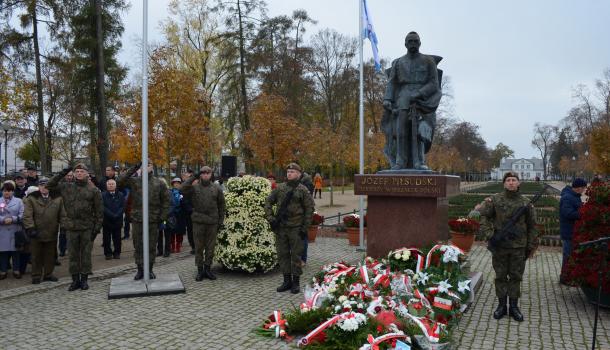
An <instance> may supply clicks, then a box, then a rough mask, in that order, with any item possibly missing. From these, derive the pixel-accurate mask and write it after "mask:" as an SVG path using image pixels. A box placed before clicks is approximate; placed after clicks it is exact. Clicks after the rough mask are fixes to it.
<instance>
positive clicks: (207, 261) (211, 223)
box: [182, 166, 225, 281]
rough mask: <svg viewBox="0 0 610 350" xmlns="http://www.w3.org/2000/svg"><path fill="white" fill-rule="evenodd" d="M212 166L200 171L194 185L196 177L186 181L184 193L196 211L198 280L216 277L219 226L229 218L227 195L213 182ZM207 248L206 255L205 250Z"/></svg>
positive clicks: (195, 230)
mask: <svg viewBox="0 0 610 350" xmlns="http://www.w3.org/2000/svg"><path fill="white" fill-rule="evenodd" d="M211 180H212V168H210V167H209V166H204V167H203V168H201V172H200V173H199V182H198V183H197V184H196V185H193V181H195V177H194V176H193V177H191V178H190V179H188V180H186V181H185V182H184V184H182V193H183V195H184V196H185V197H186V198H187V199H188V200H190V201H191V203H192V205H193V213H192V214H191V219H192V221H193V239H194V240H195V265H197V277H195V280H196V281H202V280H203V278H204V277H205V278H209V279H211V280H215V279H216V276H214V274H212V269H211V266H212V261H213V259H214V248H215V247H216V237H217V235H218V228H219V227H220V226H222V225H223V223H224V219H225V195H224V193H223V192H222V189H221V188H220V186H219V185H217V184H215V183H212V182H211ZM204 250H205V258H204V252H203V251H204Z"/></svg>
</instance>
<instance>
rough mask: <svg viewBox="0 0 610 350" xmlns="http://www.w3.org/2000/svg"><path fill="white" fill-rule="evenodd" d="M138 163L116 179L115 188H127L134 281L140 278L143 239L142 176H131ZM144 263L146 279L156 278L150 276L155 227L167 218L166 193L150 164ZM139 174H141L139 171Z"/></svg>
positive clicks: (167, 203)
mask: <svg viewBox="0 0 610 350" xmlns="http://www.w3.org/2000/svg"><path fill="white" fill-rule="evenodd" d="M140 166H141V164H136V165H134V166H132V167H131V168H129V169H128V170H127V171H126V172H125V173H124V174H123V175H121V176H120V177H119V181H118V184H119V187H120V188H125V187H127V188H129V196H130V197H131V198H132V202H131V205H132V206H131V222H132V223H133V227H132V231H131V235H132V237H133V247H134V248H135V251H134V258H135V260H136V266H137V267H138V272H137V273H136V275H135V276H134V278H133V279H134V280H141V279H142V278H144V256H143V252H144V240H143V232H142V230H143V225H142V177H141V176H138V177H133V175H134V174H135V173H136V172H137V171H138V170H139V169H140ZM147 170H148V174H149V175H148V262H149V264H150V270H149V271H150V274H149V276H150V278H151V279H154V278H156V276H155V274H154V273H153V265H154V263H155V257H156V254H155V250H156V249H157V238H158V237H157V235H158V234H159V224H160V223H162V222H164V221H166V220H167V216H168V215H169V190H168V189H167V186H166V185H165V183H164V182H163V181H161V180H159V179H158V178H156V177H154V176H152V171H153V164H152V162H151V161H150V160H149V161H148V169H147ZM139 174H141V171H139Z"/></svg>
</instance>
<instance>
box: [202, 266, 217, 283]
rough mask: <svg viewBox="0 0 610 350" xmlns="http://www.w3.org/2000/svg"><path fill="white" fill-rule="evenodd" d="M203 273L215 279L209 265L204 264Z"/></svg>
mask: <svg viewBox="0 0 610 350" xmlns="http://www.w3.org/2000/svg"><path fill="white" fill-rule="evenodd" d="M203 274H204V276H205V278H208V279H211V280H212V281H213V280H215V279H216V276H214V274H213V273H212V268H211V267H210V265H204V267H203Z"/></svg>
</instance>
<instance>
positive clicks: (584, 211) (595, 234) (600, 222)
mask: <svg viewBox="0 0 610 350" xmlns="http://www.w3.org/2000/svg"><path fill="white" fill-rule="evenodd" d="M586 195H587V196H588V197H589V199H588V200H587V202H586V203H584V204H583V206H582V207H581V208H580V210H579V213H580V219H579V220H578V221H576V224H575V225H574V235H573V237H572V244H573V246H574V247H575V248H574V249H573V251H572V254H571V255H570V258H569V260H568V264H567V266H566V268H565V271H562V273H563V274H564V276H565V278H566V279H567V281H568V282H571V283H574V284H577V285H581V286H585V287H590V288H597V287H598V286H599V282H598V275H597V271H598V270H599V269H600V263H601V260H602V259H601V256H602V252H601V249H600V248H599V247H592V246H589V247H587V248H578V245H579V244H580V243H583V242H587V241H593V240H596V239H599V238H603V237H605V236H607V235H608V232H610V182H608V181H606V182H600V183H598V184H594V185H591V186H590V187H589V189H588V190H587V192H586ZM609 255H610V254H609ZM602 290H603V292H604V293H610V264H608V263H607V264H606V268H605V270H604V271H603V273H602Z"/></svg>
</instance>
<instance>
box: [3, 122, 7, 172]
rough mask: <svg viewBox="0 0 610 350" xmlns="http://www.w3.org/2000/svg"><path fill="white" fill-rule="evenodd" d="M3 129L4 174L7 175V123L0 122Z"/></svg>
mask: <svg viewBox="0 0 610 350" xmlns="http://www.w3.org/2000/svg"><path fill="white" fill-rule="evenodd" d="M2 130H4V176H5V177H6V176H7V175H8V125H6V123H3V124H2Z"/></svg>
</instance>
